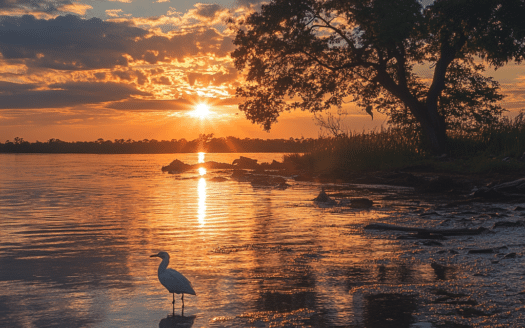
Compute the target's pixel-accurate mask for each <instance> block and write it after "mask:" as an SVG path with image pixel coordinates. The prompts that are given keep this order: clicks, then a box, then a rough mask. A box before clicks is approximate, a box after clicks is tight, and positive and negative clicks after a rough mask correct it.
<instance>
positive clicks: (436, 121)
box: [407, 101, 447, 155]
mask: <svg viewBox="0 0 525 328" xmlns="http://www.w3.org/2000/svg"><path fill="white" fill-rule="evenodd" d="M407 105H408V108H409V109H410V111H411V112H412V114H413V115H414V117H415V118H416V120H417V121H418V122H419V124H420V125H421V130H422V133H423V136H424V138H425V141H426V143H427V144H428V148H429V149H430V150H431V151H432V153H433V154H434V155H442V154H446V152H447V131H446V125H445V120H444V119H443V118H442V117H441V116H440V115H439V113H438V111H437V103H435V104H429V103H427V104H422V103H420V102H417V101H412V102H409V103H408V104H407Z"/></svg>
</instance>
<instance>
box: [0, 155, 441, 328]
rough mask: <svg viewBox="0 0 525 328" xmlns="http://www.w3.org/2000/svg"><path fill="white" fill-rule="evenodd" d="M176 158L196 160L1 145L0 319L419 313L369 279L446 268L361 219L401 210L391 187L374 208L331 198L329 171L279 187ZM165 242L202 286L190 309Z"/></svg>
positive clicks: (307, 321)
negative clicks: (166, 265) (324, 182)
mask: <svg viewBox="0 0 525 328" xmlns="http://www.w3.org/2000/svg"><path fill="white" fill-rule="evenodd" d="M244 155H245V156H249V157H252V158H257V159H259V161H260V162H261V161H271V160H272V159H277V160H281V159H282V156H281V155H280V154H244ZM238 157H239V154H207V155H206V157H205V160H206V161H208V160H214V161H219V162H232V160H233V159H235V158H238ZM174 159H180V160H182V161H183V162H185V163H190V164H191V163H197V162H198V160H199V159H198V156H197V154H168V155H164V154H163V155H74V154H64V155H47V154H45V155H39V154H21V155H12V154H9V155H0V237H1V238H0V326H2V327H4V326H5V327H61V326H66V327H176V326H184V327H190V326H192V325H193V327H251V326H253V327H270V326H272V327H274V326H311V327H336V326H341V327H349V326H356V327H365V326H366V327H385V326H388V325H385V322H386V323H391V324H392V325H391V326H393V327H409V326H410V323H411V322H412V321H411V319H410V318H411V317H410V313H412V312H414V311H415V309H416V300H415V296H411V294H410V293H408V294H406V293H405V294H403V293H394V294H389V295H382V294H379V295H378V294H376V295H370V294H369V293H365V292H364V290H365V289H366V290H369V289H371V288H372V289H373V288H376V287H378V286H402V285H404V284H414V283H417V284H420V283H423V284H425V283H431V282H433V281H434V280H435V279H436V277H435V275H434V274H433V270H432V269H431V268H430V266H429V263H421V262H417V261H416V262H414V261H407V260H404V259H402V255H403V254H407V252H408V251H409V246H406V245H407V244H406V243H405V244H403V243H401V242H400V241H397V240H392V239H388V238H378V237H377V236H374V235H368V234H364V233H362V226H363V225H364V224H366V223H368V222H371V221H376V220H378V219H381V218H383V217H385V216H387V215H391V214H392V210H387V209H386V208H388V205H389V203H388V199H389V198H388V195H387V194H385V192H383V193H382V196H381V197H383V199H380V198H374V196H373V195H369V197H371V198H374V200H375V201H376V205H375V207H374V208H373V209H371V210H366V211H359V210H353V209H348V208H347V209H341V208H336V209H333V208H332V209H327V208H320V207H317V206H315V205H314V204H313V202H312V199H313V198H314V197H315V196H316V195H317V193H318V192H319V190H320V185H319V184H315V183H300V182H295V181H293V180H290V181H289V183H290V184H291V187H289V188H288V189H286V190H276V189H268V188H254V187H252V185H251V184H250V183H248V182H238V181H235V180H231V179H229V180H227V181H223V182H216V181H212V178H214V177H225V178H229V177H230V174H231V173H230V172H226V171H208V172H207V173H206V174H204V175H201V173H202V172H201V173H199V172H188V173H184V174H181V175H171V174H167V173H162V172H161V166H163V165H167V164H169V163H170V162H171V161H172V160H174ZM201 160H202V158H201ZM392 193H393V194H398V193H399V190H398V191H393V192H392ZM354 196H360V195H359V194H356V195H354ZM409 205H410V204H409ZM409 205H406V204H405V205H403V206H409ZM418 206H421V204H419V205H418ZM403 208H404V207H403ZM398 210H399V209H396V210H395V211H398ZM403 245H405V246H403ZM159 250H165V251H167V252H169V253H170V254H171V262H170V267H172V268H175V269H177V270H178V271H180V272H182V273H183V274H184V275H185V276H186V277H187V278H189V279H190V281H192V283H193V286H194V288H195V290H196V292H197V295H196V296H191V295H186V297H185V304H186V306H185V308H184V313H183V315H184V316H181V314H182V313H181V307H180V305H181V303H180V297H179V298H177V302H176V308H175V313H176V314H177V316H175V317H170V316H168V315H169V314H171V313H172V305H171V294H169V293H168V292H167V291H166V290H165V289H164V287H162V286H161V285H160V283H159V282H158V280H157V267H158V265H159V262H160V259H158V258H150V257H149V255H151V254H155V253H157V252H158V251H159ZM408 253H409V252H408ZM417 263H420V264H417ZM380 309H387V310H384V311H383V310H380ZM389 311H390V312H389Z"/></svg>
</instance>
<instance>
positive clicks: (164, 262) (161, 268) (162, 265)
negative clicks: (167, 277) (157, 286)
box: [159, 258, 170, 273]
mask: <svg viewBox="0 0 525 328" xmlns="http://www.w3.org/2000/svg"><path fill="white" fill-rule="evenodd" d="M169 263H170V259H169V258H165V259H162V262H160V264H159V273H161V272H163V271H164V270H166V268H167V267H168V264H169Z"/></svg>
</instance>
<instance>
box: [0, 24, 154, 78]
mask: <svg viewBox="0 0 525 328" xmlns="http://www.w3.org/2000/svg"><path fill="white" fill-rule="evenodd" d="M146 34H147V31H145V30H143V29H140V28H137V27H133V26H130V25H129V24H126V23H114V22H105V21H102V20H101V19H98V18H92V19H89V20H85V19H81V18H79V17H77V16H73V15H67V16H58V17H57V18H54V19H50V20H45V19H36V18H34V17H33V16H29V15H25V16H22V17H6V18H4V19H2V20H1V21H0V52H1V53H2V55H3V57H4V59H7V60H9V59H26V64H27V65H28V66H36V67H45V68H53V69H62V70H79V69H96V68H110V67H114V66H116V65H120V66H127V64H128V60H127V59H126V57H124V56H123V55H124V54H126V53H129V52H130V51H131V49H132V47H133V46H134V44H135V40H136V38H140V37H143V36H144V35H146Z"/></svg>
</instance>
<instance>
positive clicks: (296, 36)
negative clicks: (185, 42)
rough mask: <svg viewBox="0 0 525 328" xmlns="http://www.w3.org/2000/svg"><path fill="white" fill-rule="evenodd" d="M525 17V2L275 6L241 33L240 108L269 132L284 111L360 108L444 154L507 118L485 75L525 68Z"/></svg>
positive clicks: (245, 23)
mask: <svg viewBox="0 0 525 328" xmlns="http://www.w3.org/2000/svg"><path fill="white" fill-rule="evenodd" d="M522 17H525V1H524V0H436V1H434V2H433V3H432V4H431V5H429V6H427V7H426V8H424V7H423V6H422V5H421V3H420V2H419V1H417V0H345V1H340V0H294V1H290V0H272V1H271V2H270V3H269V4H266V5H263V6H262V8H261V10H260V12H255V13H252V14H251V15H249V16H248V17H246V18H245V19H244V20H241V21H237V22H235V24H234V25H235V27H236V29H237V35H236V38H235V41H234V43H235V45H236V46H237V49H236V50H235V51H234V52H233V53H232V56H233V58H234V60H235V65H236V67H237V68H238V69H239V70H243V71H244V72H245V77H246V80H247V83H246V84H245V85H243V86H241V87H239V88H238V89H237V95H238V96H239V97H242V98H244V101H243V102H242V103H241V104H240V105H239V108H240V109H241V110H242V111H243V112H244V113H245V114H246V117H247V118H248V119H250V120H251V121H252V122H253V123H258V124H261V125H262V126H263V127H264V128H265V129H266V130H269V129H270V128H271V126H272V124H273V123H275V122H276V121H277V118H278V116H279V114H280V113H281V112H283V111H290V110H296V109H300V110H308V111H311V112H314V113H315V112H319V111H323V110H327V109H329V108H331V107H334V106H335V107H341V106H342V104H343V102H348V101H353V102H355V103H356V104H357V105H359V106H361V107H363V108H368V109H370V106H373V108H374V109H375V110H377V111H380V112H384V113H386V114H387V115H388V116H389V119H390V122H391V123H393V124H394V125H397V126H412V127H416V128H418V129H420V130H421V132H422V133H423V135H424V136H425V137H426V140H427V141H428V144H429V146H430V147H431V149H432V150H433V151H434V152H443V151H444V150H445V149H446V131H447V129H458V128H460V129H472V128H475V127H478V126H480V125H484V124H490V123H491V122H493V121H494V120H497V118H498V117H499V116H500V114H501V113H502V111H503V109H502V108H501V107H500V106H498V104H497V102H498V101H499V100H501V99H502V95H501V94H500V93H499V92H498V88H499V85H498V83H497V82H496V81H494V80H493V79H492V78H489V77H486V76H484V75H483V74H482V73H483V70H484V64H489V65H492V66H493V67H496V68H498V67H501V66H502V65H505V64H507V63H508V62H509V61H511V60H514V61H517V62H520V61H521V60H523V59H524V57H525V42H524V40H525V24H523V20H522ZM425 67H426V68H428V67H430V68H431V69H430V70H428V69H427V71H428V72H430V73H429V74H425V70H424V69H423V68H425Z"/></svg>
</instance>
